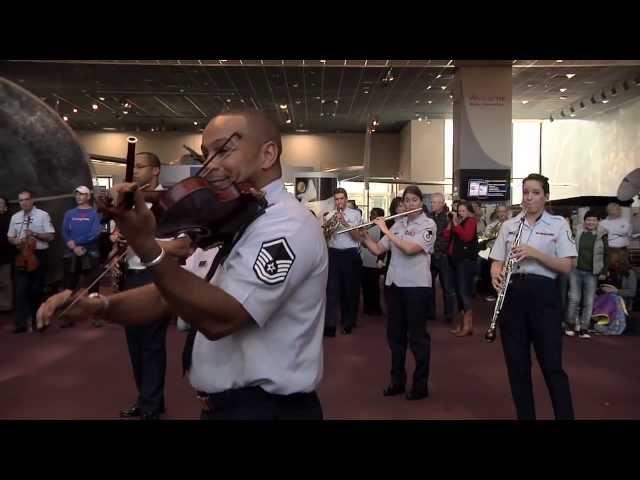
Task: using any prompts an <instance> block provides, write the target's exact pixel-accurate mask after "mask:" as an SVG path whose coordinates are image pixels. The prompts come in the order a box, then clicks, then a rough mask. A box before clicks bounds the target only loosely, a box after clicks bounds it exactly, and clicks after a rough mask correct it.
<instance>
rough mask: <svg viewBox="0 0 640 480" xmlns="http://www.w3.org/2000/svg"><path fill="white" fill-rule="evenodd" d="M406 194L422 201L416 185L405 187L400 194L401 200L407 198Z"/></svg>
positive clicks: (420, 192)
mask: <svg viewBox="0 0 640 480" xmlns="http://www.w3.org/2000/svg"><path fill="white" fill-rule="evenodd" d="M407 193H411V194H413V195H415V196H416V197H418V198H420V200H422V190H420V187H419V186H417V185H409V186H408V187H406V188H405V189H404V192H402V200H404V197H406V196H407Z"/></svg>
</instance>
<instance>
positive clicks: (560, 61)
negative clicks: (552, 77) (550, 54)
mask: <svg viewBox="0 0 640 480" xmlns="http://www.w3.org/2000/svg"><path fill="white" fill-rule="evenodd" d="M562 62H564V60H556V63H562Z"/></svg>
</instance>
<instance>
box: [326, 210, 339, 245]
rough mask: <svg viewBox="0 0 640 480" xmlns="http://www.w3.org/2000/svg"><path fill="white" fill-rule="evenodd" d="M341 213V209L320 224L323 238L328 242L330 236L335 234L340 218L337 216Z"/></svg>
mask: <svg viewBox="0 0 640 480" xmlns="http://www.w3.org/2000/svg"><path fill="white" fill-rule="evenodd" d="M340 212H342V210H341V209H338V210H337V211H335V212H333V215H331V216H329V217H327V218H326V219H325V222H324V223H323V224H322V231H323V232H324V238H325V240H326V241H327V242H328V241H329V239H330V238H331V236H332V235H333V234H334V233H336V230H338V228H339V227H340V218H339V214H340Z"/></svg>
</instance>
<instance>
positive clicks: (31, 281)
mask: <svg viewBox="0 0 640 480" xmlns="http://www.w3.org/2000/svg"><path fill="white" fill-rule="evenodd" d="M35 253H36V258H37V259H38V268H36V269H35V270H34V271H33V272H28V271H26V270H21V269H19V268H16V269H15V272H16V329H21V330H22V329H26V328H27V327H28V324H29V321H31V323H32V326H33V328H34V329H35V323H36V312H37V311H38V307H39V306H40V304H41V303H42V295H43V293H44V288H45V286H46V283H47V261H48V255H47V250H36V252H35Z"/></svg>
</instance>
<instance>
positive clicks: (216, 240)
mask: <svg viewBox="0 0 640 480" xmlns="http://www.w3.org/2000/svg"><path fill="white" fill-rule="evenodd" d="M240 138H241V135H240V134H239V133H234V134H232V135H231V136H230V137H229V138H228V139H227V140H226V141H225V142H224V143H223V144H222V146H221V147H220V148H218V149H217V150H216V151H215V152H213V154H212V155H211V156H210V158H209V159H208V160H207V161H205V162H204V163H203V165H202V166H201V167H200V168H199V169H198V171H197V172H196V174H195V175H194V176H192V177H187V178H185V179H183V180H181V181H180V182H178V183H176V184H175V185H173V186H172V187H171V188H169V189H168V190H164V191H153V192H143V194H144V197H145V201H149V202H151V203H152V204H153V207H152V208H151V210H152V212H153V213H154V215H155V217H156V219H157V225H156V237H157V238H175V237H177V236H178V235H181V234H186V235H188V236H189V237H190V239H191V241H192V243H193V245H194V246H195V247H199V248H202V249H203V250H206V249H208V248H211V247H213V246H216V245H220V244H223V243H225V242H229V241H232V240H233V239H234V237H236V235H237V234H238V233H240V232H242V231H244V229H245V228H246V227H247V226H248V225H249V224H251V222H253V221H254V220H255V219H256V218H258V217H259V216H260V215H262V214H263V213H264V212H265V210H266V208H267V202H266V200H265V198H264V195H263V194H262V192H259V191H258V190H257V189H256V188H255V187H254V186H253V185H252V184H251V183H248V182H241V183H232V182H229V181H228V180H225V179H223V178H212V175H213V174H212V173H211V172H209V171H208V168H207V167H208V166H209V164H210V163H211V161H212V160H213V159H214V158H215V157H216V156H217V155H219V154H220V152H222V151H224V150H225V148H226V147H227V145H228V144H229V143H230V142H231V141H232V140H234V139H240Z"/></svg>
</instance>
